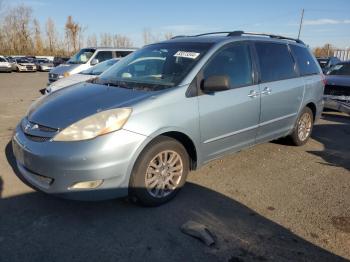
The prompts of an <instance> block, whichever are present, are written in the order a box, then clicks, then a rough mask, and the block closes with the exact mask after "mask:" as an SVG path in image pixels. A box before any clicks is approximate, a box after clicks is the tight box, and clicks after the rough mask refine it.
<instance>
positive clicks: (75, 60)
mask: <svg viewBox="0 0 350 262" xmlns="http://www.w3.org/2000/svg"><path fill="white" fill-rule="evenodd" d="M94 53H95V49H92V48H83V49H81V50H80V51H79V52H78V53H76V54H75V55H73V56H72V57H71V58H70V59H69V60H68V61H67V63H68V64H85V63H86V62H87V61H89V59H90V58H91V56H92V55H93V54H94Z"/></svg>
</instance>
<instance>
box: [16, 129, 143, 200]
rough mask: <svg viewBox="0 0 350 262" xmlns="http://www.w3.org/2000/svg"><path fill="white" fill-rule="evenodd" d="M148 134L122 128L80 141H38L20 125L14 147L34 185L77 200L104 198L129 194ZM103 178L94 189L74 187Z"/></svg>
mask: <svg viewBox="0 0 350 262" xmlns="http://www.w3.org/2000/svg"><path fill="white" fill-rule="evenodd" d="M146 138H147V137H145V136H143V135H140V134H136V133H133V132H130V131H127V130H119V131H116V132H113V133H110V134H107V135H104V136H100V137H97V138H95V139H91V140H86V141H76V142H55V141H50V140H49V141H45V142H35V141H32V140H31V139H30V138H28V137H27V136H26V134H24V132H23V131H22V129H21V127H20V126H18V127H17V128H16V131H15V134H14V136H13V138H12V148H13V152H14V155H15V158H16V162H17V167H18V170H19V172H20V174H21V176H22V179H24V180H25V181H26V182H27V183H29V184H30V185H31V186H32V187H33V188H35V189H37V190H40V191H43V192H45V193H48V194H53V195H57V196H60V197H64V198H69V199H77V200H90V201H95V200H103V199H111V198H116V197H121V196H126V195H127V193H128V184H129V177H130V173H131V169H132V165H133V162H134V161H135V159H136V157H137V156H136V155H137V152H138V149H139V147H140V146H141V145H142V144H143V142H144V141H145V140H146ZM100 179H103V183H102V185H100V186H99V187H97V188H94V189H74V190H73V189H70V187H71V186H72V185H73V184H74V183H77V182H83V181H93V180H100Z"/></svg>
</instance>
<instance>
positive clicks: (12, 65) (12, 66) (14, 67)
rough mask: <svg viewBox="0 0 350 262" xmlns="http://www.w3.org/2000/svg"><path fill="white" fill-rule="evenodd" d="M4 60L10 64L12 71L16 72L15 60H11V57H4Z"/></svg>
mask: <svg viewBox="0 0 350 262" xmlns="http://www.w3.org/2000/svg"><path fill="white" fill-rule="evenodd" d="M6 59H7V61H8V62H9V63H10V65H11V69H12V71H16V70H17V65H16V61H15V59H14V58H12V57H11V56H8V57H6Z"/></svg>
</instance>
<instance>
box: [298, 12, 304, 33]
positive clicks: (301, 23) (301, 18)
mask: <svg viewBox="0 0 350 262" xmlns="http://www.w3.org/2000/svg"><path fill="white" fill-rule="evenodd" d="M303 19H304V8H303V9H302V10H301V17H300V24H299V32H298V39H299V38H300V32H301V27H302V26H303Z"/></svg>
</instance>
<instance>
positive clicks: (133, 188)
mask: <svg viewBox="0 0 350 262" xmlns="http://www.w3.org/2000/svg"><path fill="white" fill-rule="evenodd" d="M188 172H189V156H188V154H187V151H186V149H185V148H184V146H183V145H182V144H180V143H179V142H178V141H177V140H175V139H172V138H169V137H165V136H161V137H158V138H156V139H155V140H154V141H152V142H151V143H150V144H149V145H148V146H147V147H146V148H145V150H144V151H143V152H142V153H141V155H140V156H139V158H138V160H137V161H136V164H135V166H134V169H133V173H132V175H131V179H130V183H129V196H130V197H131V199H132V200H135V201H136V202H139V203H141V204H143V205H146V206H158V205H161V204H163V203H165V202H167V201H169V200H170V199H172V198H173V197H174V196H175V195H176V193H177V192H178V191H179V190H180V189H181V187H182V186H183V185H184V183H185V181H186V177H187V174H188Z"/></svg>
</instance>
